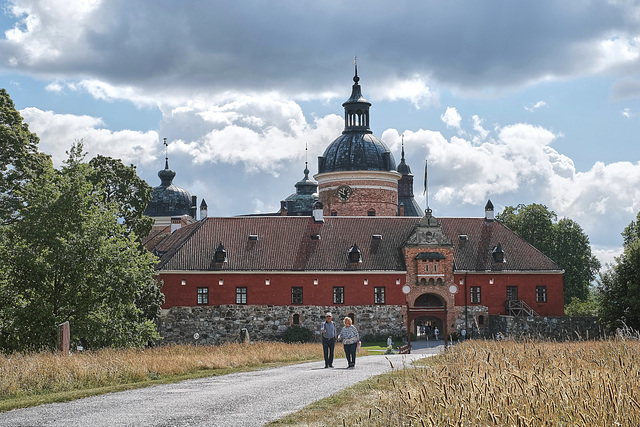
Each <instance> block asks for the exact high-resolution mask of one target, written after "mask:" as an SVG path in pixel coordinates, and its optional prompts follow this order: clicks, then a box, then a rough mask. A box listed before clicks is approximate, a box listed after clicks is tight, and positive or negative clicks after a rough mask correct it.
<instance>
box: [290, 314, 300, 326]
mask: <svg viewBox="0 0 640 427" xmlns="http://www.w3.org/2000/svg"><path fill="white" fill-rule="evenodd" d="M291 321H292V323H293V324H294V325H299V324H300V315H299V314H298V313H296V314H294V315H293V319H291Z"/></svg>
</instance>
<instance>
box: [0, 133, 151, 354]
mask: <svg viewBox="0 0 640 427" xmlns="http://www.w3.org/2000/svg"><path fill="white" fill-rule="evenodd" d="M94 173H95V170H92V168H91V167H90V165H89V164H87V163H86V162H84V159H83V155H82V146H81V145H78V144H76V145H74V147H72V149H71V150H70V152H69V159H68V160H67V162H66V164H65V166H64V167H63V168H62V169H61V170H60V171H56V170H52V171H50V172H49V173H47V174H45V175H42V176H40V177H39V180H38V182H32V183H29V184H27V188H26V190H27V192H26V194H28V196H29V200H28V204H26V205H25V206H23V207H22V208H21V209H20V220H19V221H16V222H14V223H13V224H12V225H11V226H8V227H6V228H5V229H4V232H3V234H2V240H0V245H2V247H1V248H0V249H1V250H2V251H3V253H4V254H5V256H4V257H3V260H2V262H1V264H3V265H0V269H4V270H5V273H6V274H7V276H8V277H9V278H10V279H9V280H8V281H7V283H5V286H4V287H3V288H2V289H1V290H0V292H1V293H2V295H0V298H1V299H2V300H4V301H7V302H11V305H9V306H4V307H3V308H1V309H0V311H1V312H2V313H1V315H0V327H1V328H2V331H1V333H0V346H2V348H3V349H4V350H5V351H8V350H39V349H43V348H51V347H53V346H54V345H55V338H56V325H57V324H59V323H62V322H64V321H66V320H69V321H70V323H71V325H72V327H71V334H72V341H74V342H76V343H82V344H83V345H85V346H87V347H88V348H98V347H106V346H141V345H145V344H147V343H148V342H149V341H153V340H155V339H156V338H158V335H157V332H156V329H155V324H154V322H153V320H152V319H150V317H153V315H152V313H151V312H150V311H153V309H154V308H155V310H156V312H155V315H156V316H157V314H158V313H157V309H158V308H159V305H160V304H161V302H162V300H161V298H162V295H161V294H160V292H159V289H158V286H159V285H158V283H157V282H156V280H155V279H154V275H155V270H154V265H155V262H156V260H155V257H153V256H152V255H151V254H149V253H147V252H144V251H141V250H140V248H139V245H138V242H137V236H136V235H135V233H133V232H130V231H128V230H127V229H126V227H125V225H124V224H121V223H120V222H119V221H118V219H119V218H120V206H119V205H118V204H117V203H115V202H109V201H107V200H106V198H105V197H104V188H103V187H102V186H101V185H95V184H93V183H92V181H91V179H92V176H93V174H94ZM142 300H144V301H146V302H147V303H148V305H146V306H140V305H137V304H136V303H137V302H139V301H142ZM150 307H151V308H150ZM145 310H146V311H145Z"/></svg>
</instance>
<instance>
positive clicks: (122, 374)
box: [0, 342, 322, 411]
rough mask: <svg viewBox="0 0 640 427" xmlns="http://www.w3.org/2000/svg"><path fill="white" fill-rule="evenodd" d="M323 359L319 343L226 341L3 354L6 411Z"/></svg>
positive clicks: (1, 397) (0, 378)
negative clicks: (209, 344)
mask: <svg viewBox="0 0 640 427" xmlns="http://www.w3.org/2000/svg"><path fill="white" fill-rule="evenodd" d="M310 360H322V346H321V345H319V344H283V343H262V342H261V343H256V344H250V345H249V344H225V345H222V346H217V347H210V346H165V347H156V348H149V349H144V350H136V349H128V350H114V349H105V350H100V351H95V352H84V353H75V354H74V355H72V356H65V355H62V354H53V353H37V354H12V355H9V356H0V411H6V410H9V409H14V408H19V407H26V406H33V405H38V404H42V403H47V402H56V401H66V400H72V399H76V398H79V397H86V396H89V395H95V394H101V393H106V392H112V391H119V390H125V389H130V388H135V387H144V386H147V385H151V384H158V383H163V382H175V381H179V380H183V379H189V378H198V377H205V376H214V375H222V374H226V373H230V372H237V371H240V370H248V369H258V368H261V367H265V366H273V365H277V364H285V363H299V362H304V361H310Z"/></svg>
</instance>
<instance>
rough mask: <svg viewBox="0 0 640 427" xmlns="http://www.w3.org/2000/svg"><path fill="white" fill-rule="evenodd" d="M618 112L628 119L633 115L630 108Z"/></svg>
mask: <svg viewBox="0 0 640 427" xmlns="http://www.w3.org/2000/svg"><path fill="white" fill-rule="evenodd" d="M620 114H622V115H623V116H624V117H626V118H627V119H630V118H632V117H633V116H634V114H633V113H632V112H631V108H625V109H624V110H622V113H620Z"/></svg>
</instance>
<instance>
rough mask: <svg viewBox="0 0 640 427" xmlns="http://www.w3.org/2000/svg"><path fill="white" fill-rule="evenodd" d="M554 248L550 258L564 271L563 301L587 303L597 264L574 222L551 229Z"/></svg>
mask: <svg viewBox="0 0 640 427" xmlns="http://www.w3.org/2000/svg"><path fill="white" fill-rule="evenodd" d="M553 229H554V230H553V247H552V248H551V250H550V252H549V257H550V258H551V259H553V260H554V261H555V262H556V263H558V265H560V267H562V268H563V269H564V278H563V283H564V301H565V303H569V302H570V301H573V300H574V299H576V298H577V299H579V300H581V301H588V300H589V296H590V293H591V292H590V291H591V283H592V282H593V281H594V280H595V278H596V275H597V273H598V270H600V267H601V265H600V261H598V258H596V257H595V255H593V254H592V253H591V245H590V244H589V238H588V237H587V235H586V234H585V233H584V231H583V230H582V227H580V225H578V223H577V222H575V221H573V220H571V219H568V218H563V219H561V220H560V221H558V222H557V223H556V224H554V226H553Z"/></svg>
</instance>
